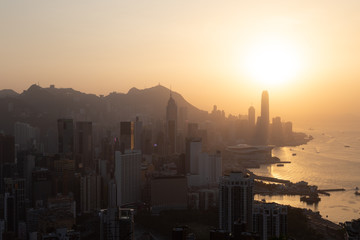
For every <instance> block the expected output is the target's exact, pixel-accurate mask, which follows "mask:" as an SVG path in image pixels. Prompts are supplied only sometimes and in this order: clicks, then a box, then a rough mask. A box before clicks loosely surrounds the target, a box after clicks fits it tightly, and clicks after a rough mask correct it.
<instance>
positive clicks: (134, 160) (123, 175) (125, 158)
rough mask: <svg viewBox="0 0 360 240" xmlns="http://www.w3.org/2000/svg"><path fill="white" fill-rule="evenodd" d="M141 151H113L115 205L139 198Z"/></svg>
mask: <svg viewBox="0 0 360 240" xmlns="http://www.w3.org/2000/svg"><path fill="white" fill-rule="evenodd" d="M141 159H142V156H141V152H140V151H131V150H128V151H125V153H121V152H119V151H116V152H115V174H114V175H115V181H116V194H117V206H118V207H121V206H123V205H126V204H132V203H137V202H139V201H140V200H141Z"/></svg>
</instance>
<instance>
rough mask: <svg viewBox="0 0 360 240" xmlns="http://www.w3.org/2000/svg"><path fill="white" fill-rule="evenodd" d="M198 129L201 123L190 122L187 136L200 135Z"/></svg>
mask: <svg viewBox="0 0 360 240" xmlns="http://www.w3.org/2000/svg"><path fill="white" fill-rule="evenodd" d="M198 130H199V125H198V124H197V123H188V128H187V137H191V138H195V137H199V134H198Z"/></svg>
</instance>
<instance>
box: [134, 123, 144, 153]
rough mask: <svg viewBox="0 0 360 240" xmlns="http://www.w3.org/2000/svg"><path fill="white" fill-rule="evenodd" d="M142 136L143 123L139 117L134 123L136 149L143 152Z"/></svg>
mask: <svg viewBox="0 0 360 240" xmlns="http://www.w3.org/2000/svg"><path fill="white" fill-rule="evenodd" d="M142 135H143V122H142V121H140V120H139V117H136V121H135V123H134V149H135V150H141V149H142V147H141V145H142Z"/></svg>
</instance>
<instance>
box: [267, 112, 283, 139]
mask: <svg viewBox="0 0 360 240" xmlns="http://www.w3.org/2000/svg"><path fill="white" fill-rule="evenodd" d="M270 132H271V135H270V139H271V144H275V145H281V144H282V143H283V127H282V122H281V118H280V117H275V118H273V119H272V124H271V131H270Z"/></svg>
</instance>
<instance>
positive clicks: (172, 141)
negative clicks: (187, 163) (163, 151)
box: [166, 93, 177, 154]
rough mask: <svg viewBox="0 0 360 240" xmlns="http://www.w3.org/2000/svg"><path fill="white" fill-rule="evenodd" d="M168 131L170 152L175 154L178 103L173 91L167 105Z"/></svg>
mask: <svg viewBox="0 0 360 240" xmlns="http://www.w3.org/2000/svg"><path fill="white" fill-rule="evenodd" d="M166 133H167V134H166V136H167V146H168V148H167V150H168V154H174V153H176V136H177V105H176V103H175V100H174V99H173V98H172V94H171V93H170V98H169V101H168V104H167V106H166Z"/></svg>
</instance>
